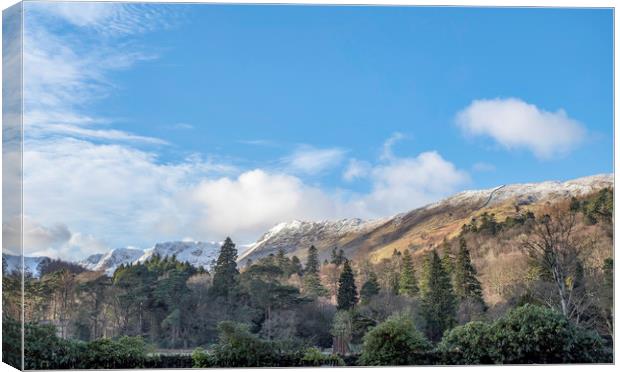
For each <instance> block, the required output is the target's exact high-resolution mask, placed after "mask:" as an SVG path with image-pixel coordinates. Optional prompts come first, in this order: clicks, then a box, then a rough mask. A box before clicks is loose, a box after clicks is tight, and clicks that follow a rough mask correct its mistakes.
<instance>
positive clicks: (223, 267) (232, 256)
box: [211, 238, 239, 296]
mask: <svg viewBox="0 0 620 372" xmlns="http://www.w3.org/2000/svg"><path fill="white" fill-rule="evenodd" d="M238 284H239V269H237V248H235V243H233V242H232V240H231V239H230V238H226V240H225V241H224V244H223V245H222V248H221V249H220V255H219V256H218V258H217V262H216V263H215V267H214V268H213V286H212V287H211V292H212V293H213V294H214V295H215V296H228V295H229V294H231V293H232V292H233V290H234V289H236V288H237V286H238Z"/></svg>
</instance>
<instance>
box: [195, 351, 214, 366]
mask: <svg viewBox="0 0 620 372" xmlns="http://www.w3.org/2000/svg"><path fill="white" fill-rule="evenodd" d="M192 362H193V363H192V367H194V368H209V367H213V366H214V365H215V363H214V360H213V357H212V356H211V355H210V354H209V353H207V352H206V351H205V350H204V349H203V348H200V347H199V348H196V349H195V350H194V352H193V353H192Z"/></svg>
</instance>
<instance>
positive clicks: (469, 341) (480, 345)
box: [437, 321, 493, 364]
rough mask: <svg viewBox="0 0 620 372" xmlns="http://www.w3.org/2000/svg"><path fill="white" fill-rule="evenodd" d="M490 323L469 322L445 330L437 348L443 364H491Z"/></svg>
mask: <svg viewBox="0 0 620 372" xmlns="http://www.w3.org/2000/svg"><path fill="white" fill-rule="evenodd" d="M490 333H491V325H490V324H488V323H485V322H478V321H475V322H469V323H467V324H465V325H462V326H459V327H456V328H453V329H452V330H450V331H449V332H446V334H445V335H444V337H443V338H442V340H441V342H440V343H439V345H438V347H437V349H438V351H439V352H440V353H443V354H444V363H445V364H492V363H493V356H492V355H491V354H490V353H491V352H492V350H493V347H492V345H491V341H490V339H489V337H490Z"/></svg>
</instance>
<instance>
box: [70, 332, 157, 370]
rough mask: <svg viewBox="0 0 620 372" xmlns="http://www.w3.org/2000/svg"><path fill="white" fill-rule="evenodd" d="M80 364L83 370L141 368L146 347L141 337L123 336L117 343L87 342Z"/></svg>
mask: <svg viewBox="0 0 620 372" xmlns="http://www.w3.org/2000/svg"><path fill="white" fill-rule="evenodd" d="M86 351H87V352H86V353H85V355H83V356H82V358H81V362H82V363H84V368H89V369H92V368H97V369H99V368H104V369H112V368H127V367H131V368H143V367H144V364H145V362H146V359H147V356H146V345H145V343H144V341H143V340H142V337H128V336H123V337H121V338H120V339H118V341H113V340H111V339H100V340H96V341H92V342H89V343H88V345H87V347H86Z"/></svg>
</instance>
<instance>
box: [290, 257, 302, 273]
mask: <svg viewBox="0 0 620 372" xmlns="http://www.w3.org/2000/svg"><path fill="white" fill-rule="evenodd" d="M291 271H292V273H293V274H297V275H301V274H303V271H304V270H303V268H302V266H301V261H299V257H297V256H293V257H292V258H291Z"/></svg>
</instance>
